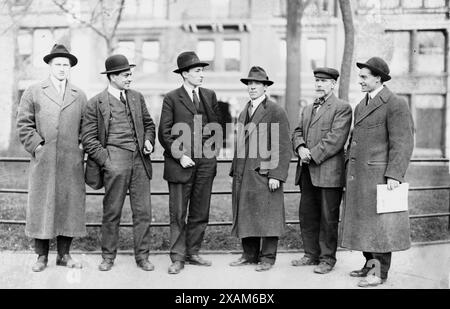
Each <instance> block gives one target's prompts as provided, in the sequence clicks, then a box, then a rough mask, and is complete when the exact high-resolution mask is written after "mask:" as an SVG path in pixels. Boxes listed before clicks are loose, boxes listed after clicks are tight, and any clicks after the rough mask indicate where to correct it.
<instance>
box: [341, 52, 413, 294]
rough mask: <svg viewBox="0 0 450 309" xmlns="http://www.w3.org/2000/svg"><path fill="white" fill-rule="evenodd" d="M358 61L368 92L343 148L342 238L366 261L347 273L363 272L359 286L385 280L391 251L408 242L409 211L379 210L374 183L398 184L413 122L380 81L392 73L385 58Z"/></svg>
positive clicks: (409, 148) (405, 165)
mask: <svg viewBox="0 0 450 309" xmlns="http://www.w3.org/2000/svg"><path fill="white" fill-rule="evenodd" d="M356 65H357V66H358V68H359V69H360V72H359V84H360V85H361V91H362V92H366V93H367V94H366V96H365V98H364V99H363V100H362V101H361V102H360V103H359V104H358V105H357V106H356V108H355V115H354V119H355V122H354V129H353V132H352V135H351V139H350V143H349V147H348V151H347V154H346V164H347V172H346V177H347V179H346V192H345V198H344V201H345V203H344V209H343V216H342V223H341V233H340V244H341V246H342V247H344V248H348V249H351V250H358V251H362V252H363V255H364V257H365V258H366V262H365V264H364V266H363V267H362V269H359V270H355V271H352V272H351V273H350V276H352V277H362V279H361V281H360V282H359V283H358V286H360V287H367V286H377V285H380V284H382V283H383V282H385V281H386V279H387V276H388V271H389V268H390V264H391V257H392V252H393V251H401V250H406V249H409V247H410V246H411V239H410V227H409V214H408V211H407V210H406V211H398V209H392V211H391V212H384V213H378V212H377V185H380V184H385V185H387V189H388V190H399V189H397V187H399V185H400V184H401V183H402V182H403V181H404V176H405V174H406V170H407V168H408V165H409V161H410V159H411V155H412V151H413V148H414V139H413V131H414V128H413V120H412V116H411V112H410V111H409V107H408V104H407V103H406V102H405V100H403V99H402V98H400V97H399V96H397V95H395V94H394V93H392V92H391V90H389V88H388V87H386V86H385V85H384V82H386V81H388V80H390V79H391V77H390V76H389V67H388V65H387V64H386V62H385V61H384V60H383V59H381V58H378V57H373V58H371V59H369V60H368V61H367V62H366V63H359V62H358V63H357V64H356ZM374 265H375V269H373V270H371V268H372V267H373V266H374Z"/></svg>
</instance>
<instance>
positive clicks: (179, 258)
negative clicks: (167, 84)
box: [158, 51, 221, 274]
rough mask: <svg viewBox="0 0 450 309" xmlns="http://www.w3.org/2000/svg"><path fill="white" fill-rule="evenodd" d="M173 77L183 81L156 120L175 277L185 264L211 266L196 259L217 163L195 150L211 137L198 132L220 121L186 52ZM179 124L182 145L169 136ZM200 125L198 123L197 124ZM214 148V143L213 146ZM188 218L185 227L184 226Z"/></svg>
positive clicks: (192, 58)
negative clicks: (183, 130)
mask: <svg viewBox="0 0 450 309" xmlns="http://www.w3.org/2000/svg"><path fill="white" fill-rule="evenodd" d="M177 65H178V69H176V70H175V71H174V73H177V74H180V75H181V77H182V78H183V85H182V86H181V87H180V88H177V89H175V90H173V91H171V92H169V93H167V94H166V96H165V97H164V101H163V105H162V110H161V119H160V122H159V131H158V137H159V142H160V143H161V145H162V146H163V147H164V179H165V180H167V182H168V185H169V211H170V259H171V261H172V264H171V265H170V267H169V269H168V272H169V274H178V273H179V272H180V271H181V270H182V269H183V268H184V264H185V262H186V263H189V264H193V265H201V266H210V265H211V262H210V261H207V260H204V259H203V258H202V257H200V256H199V251H200V247H201V244H202V241H203V237H204V234H205V229H206V227H207V225H208V220H209V209H210V203H211V190H212V184H213V180H214V177H215V176H216V169H217V161H216V158H215V156H214V157H209V156H205V155H204V154H203V153H200V154H199V156H198V157H196V156H195V152H196V151H195V146H196V145H198V146H200V147H201V148H202V149H203V146H204V145H205V143H206V142H207V141H208V139H209V138H210V136H209V134H206V133H205V132H204V131H203V128H204V127H205V125H207V124H212V123H217V122H219V121H220V118H221V117H220V110H219V105H218V104H217V98H216V94H215V92H214V91H212V90H210V89H206V88H202V87H200V86H201V85H202V83H203V77H204V72H203V68H204V67H206V66H208V63H206V62H201V61H200V59H199V58H198V56H197V55H196V54H195V53H194V52H191V51H187V52H183V53H181V54H180V55H179V56H178V58H177ZM194 119H197V120H199V119H201V128H202V133H200V135H198V134H197V132H196V131H195V128H194ZM180 124H182V125H183V126H184V128H185V129H186V131H189V132H183V134H184V138H186V137H187V139H188V141H189V142H188V143H187V144H183V143H181V142H180V141H179V140H178V138H179V137H180V133H179V132H178V131H177V130H174V131H177V132H172V128H173V127H174V126H178V125H180ZM198 125H200V124H198ZM216 147H217V145H216ZM186 218H187V223H186Z"/></svg>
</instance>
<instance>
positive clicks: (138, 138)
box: [82, 55, 155, 271]
mask: <svg viewBox="0 0 450 309" xmlns="http://www.w3.org/2000/svg"><path fill="white" fill-rule="evenodd" d="M134 66H135V65H134V64H129V63H128V59H127V58H126V57H125V56H124V55H112V56H110V57H108V58H107V59H106V61H105V67H106V71H104V72H102V73H101V74H106V76H107V78H108V81H109V85H108V87H107V88H106V89H105V90H103V91H102V92H100V93H99V94H97V95H96V96H94V97H93V98H91V99H90V100H89V102H88V104H87V107H86V112H85V115H84V117H83V124H82V141H83V145H84V147H85V149H86V152H87V153H88V155H89V159H88V161H89V164H88V163H87V164H86V182H87V183H88V184H90V183H96V182H98V183H100V185H99V186H101V185H102V184H103V185H104V187H105V196H104V198H103V220H102V258H103V260H102V262H101V263H100V265H99V270H101V271H109V270H111V268H112V266H113V264H114V260H115V258H116V255H117V247H118V240H119V226H120V217H121V213H122V208H123V204H124V202H125V197H126V194H127V191H129V193H130V204H131V211H132V213H133V240H134V255H135V260H136V264H137V266H138V267H139V268H141V269H143V270H145V271H152V270H154V266H153V264H152V263H151V262H150V261H149V260H148V256H149V252H150V236H151V235H150V224H151V220H152V217H151V199H150V198H151V196H150V179H151V178H152V165H151V161H150V156H149V155H150V154H151V153H152V152H153V149H154V144H155V124H154V123H153V120H152V118H151V116H150V114H149V112H148V110H147V106H146V104H145V99H144V96H143V95H142V94H141V93H139V92H138V91H135V90H133V89H130V84H131V81H132V72H131V68H133V67H134ZM99 168H100V169H101V171H100V172H98V174H96V173H97V171H98V170H99ZM92 171H95V172H92ZM92 175H98V176H99V177H100V179H97V181H92V179H90V177H91V176H92ZM99 186H97V185H96V186H93V188H96V189H98V188H99Z"/></svg>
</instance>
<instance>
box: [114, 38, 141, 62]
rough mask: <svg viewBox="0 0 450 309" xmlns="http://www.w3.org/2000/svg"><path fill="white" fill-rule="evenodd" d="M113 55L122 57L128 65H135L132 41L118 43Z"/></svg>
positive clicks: (134, 46)
mask: <svg viewBox="0 0 450 309" xmlns="http://www.w3.org/2000/svg"><path fill="white" fill-rule="evenodd" d="M114 53H115V54H122V55H124V56H125V57H127V59H128V61H129V62H130V64H135V55H136V44H135V42H134V41H118V42H117V47H116V49H115V50H114Z"/></svg>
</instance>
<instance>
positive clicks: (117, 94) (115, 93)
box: [108, 84, 126, 101]
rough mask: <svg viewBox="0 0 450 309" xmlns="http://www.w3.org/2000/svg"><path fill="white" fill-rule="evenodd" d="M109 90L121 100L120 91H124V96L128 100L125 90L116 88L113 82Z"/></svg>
mask: <svg viewBox="0 0 450 309" xmlns="http://www.w3.org/2000/svg"><path fill="white" fill-rule="evenodd" d="M108 92H109V93H110V94H111V95H112V96H113V97H115V98H116V99H117V100H119V101H120V93H121V92H122V93H123V97H124V98H125V100H126V95H125V90H119V89H117V88H114V87H113V86H112V85H111V84H109V85H108Z"/></svg>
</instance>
